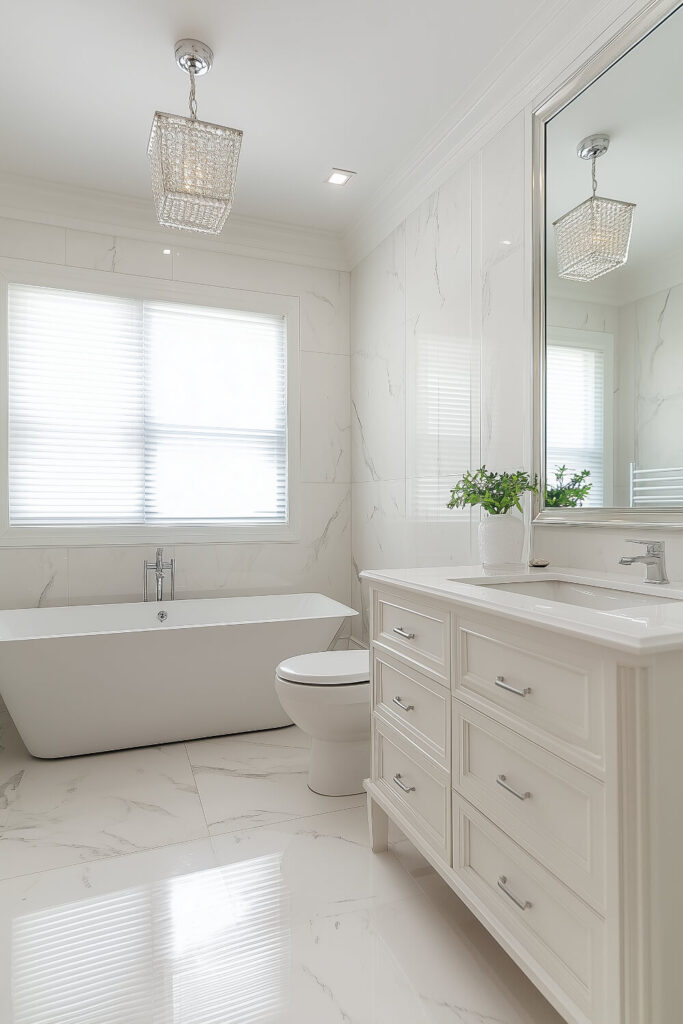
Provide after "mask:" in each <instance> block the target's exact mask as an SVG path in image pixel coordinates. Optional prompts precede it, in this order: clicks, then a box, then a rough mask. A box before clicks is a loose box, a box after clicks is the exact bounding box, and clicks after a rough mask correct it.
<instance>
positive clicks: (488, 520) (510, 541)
mask: <svg viewBox="0 0 683 1024" xmlns="http://www.w3.org/2000/svg"><path fill="white" fill-rule="evenodd" d="M523 547H524V521H523V520H522V519H520V518H519V517H518V516H513V515H512V513H510V512H506V513H504V514H503V515H499V516H491V515H488V513H486V512H485V513H484V517H483V519H482V521H481V522H480V524H479V556H480V558H481V562H482V565H483V566H484V567H485V568H487V569H492V568H500V567H501V566H506V565H509V566H516V567H519V566H520V565H521V564H522V548H523Z"/></svg>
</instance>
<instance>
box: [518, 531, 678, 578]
mask: <svg viewBox="0 0 683 1024" xmlns="http://www.w3.org/2000/svg"><path fill="white" fill-rule="evenodd" d="M533 533H534V538H533V540H534V554H535V555H536V557H540V558H549V559H550V562H551V564H552V565H556V566H562V565H566V566H569V567H570V568H576V569H595V570H596V571H597V572H609V573H618V574H620V575H622V576H624V577H625V578H628V579H631V580H632V581H633V582H634V583H637V582H642V580H643V579H644V578H645V567H644V566H643V565H638V564H636V565H619V559H620V558H621V556H622V555H632V554H633V553H634V549H633V546H632V545H631V544H627V543H626V541H627V540H629V539H632V538H633V537H634V536H637V537H640V536H644V537H649V536H652V538H653V539H655V540H663V541H664V542H665V545H666V565H667V571H668V574H669V579H671V580H674V581H681V580H683V537H681V536H680V534H679V532H678V531H676V530H656V531H654V532H653V531H651V530H644V529H642V528H641V527H638V532H637V533H636V532H635V531H634V529H633V528H631V529H609V528H605V527H595V528H593V529H591V528H590V527H586V526H582V527H580V528H577V527H560V526H536V527H534V531H533Z"/></svg>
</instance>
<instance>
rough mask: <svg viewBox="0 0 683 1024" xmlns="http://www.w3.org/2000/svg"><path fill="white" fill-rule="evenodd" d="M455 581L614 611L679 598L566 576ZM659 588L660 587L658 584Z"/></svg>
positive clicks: (509, 592)
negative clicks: (570, 578) (568, 580)
mask: <svg viewBox="0 0 683 1024" xmlns="http://www.w3.org/2000/svg"><path fill="white" fill-rule="evenodd" d="M452 582H453V583H467V584H469V585H470V586H475V587H488V588H490V589H491V590H500V591H501V592H502V593H505V594H523V595H524V596H525V597H536V598H538V599H539V600H541V601H559V602H561V603H562V604H573V605H577V606H578V607H579V608H594V609H596V610H597V611H613V610H616V609H619V608H639V607H645V606H650V605H656V604H664V603H665V602H667V601H671V600H675V598H673V597H669V596H668V595H666V594H658V593H653V594H639V593H635V592H634V591H632V590H617V589H612V588H610V587H595V586H592V585H591V584H588V583H569V582H567V581H566V580H516V581H514V582H511V583H494V582H489V581H488V580H471V579H470V580H452ZM655 589H656V588H655Z"/></svg>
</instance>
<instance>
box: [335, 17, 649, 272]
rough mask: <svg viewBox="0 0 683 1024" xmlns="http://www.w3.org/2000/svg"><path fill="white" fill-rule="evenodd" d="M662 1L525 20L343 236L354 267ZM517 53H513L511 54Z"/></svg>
mask: <svg viewBox="0 0 683 1024" xmlns="http://www.w3.org/2000/svg"><path fill="white" fill-rule="evenodd" d="M658 2H659V0H599V2H597V3H596V2H595V0H581V7H582V14H579V12H578V11H577V8H578V7H579V4H578V3H577V0H554V2H551V3H549V4H547V6H546V7H545V8H544V10H543V12H542V13H541V14H536V15H535V16H534V17H533V18H530V19H528V20H527V22H526V23H525V24H524V25H522V27H521V28H520V29H519V30H518V32H517V33H516V34H515V35H514V36H512V37H511V39H510V40H509V42H508V43H507V44H506V47H505V50H504V51H503V52H502V53H500V54H498V56H497V57H496V58H495V59H494V60H493V61H492V62H490V63H489V64H488V65H487V66H486V68H484V70H483V71H482V73H481V74H480V75H479V76H478V78H477V79H475V80H474V81H473V83H472V84H471V86H470V88H469V89H468V90H467V91H466V92H465V93H463V95H462V96H461V97H460V99H459V100H458V102H457V103H456V104H455V105H454V106H453V107H452V108H451V110H450V111H449V112H448V114H446V115H445V116H444V117H443V118H442V119H441V120H440V121H439V122H438V123H437V124H436V125H435V126H434V127H433V128H432V129H431V130H430V131H429V132H428V133H427V134H426V135H425V136H424V137H423V139H422V141H421V142H420V144H419V145H418V146H417V147H416V148H415V149H414V150H413V152H412V153H411V155H410V157H409V159H408V160H406V162H405V163H404V164H403V165H402V166H401V167H400V168H398V169H397V170H396V171H395V172H394V173H393V174H392V175H391V176H390V177H389V178H387V179H386V181H385V182H384V183H383V184H382V186H381V187H380V188H379V189H378V190H377V191H376V192H375V195H374V196H373V197H372V199H371V200H370V202H369V203H367V204H366V205H365V207H364V208H363V209H362V210H361V213H360V215H359V217H358V218H357V219H356V222H355V223H354V224H353V225H352V227H351V228H350V229H349V230H348V231H347V232H346V233H345V234H344V236H343V244H344V249H345V251H346V254H347V258H348V263H349V265H350V266H352V267H353V266H355V265H356V264H357V263H359V262H360V261H361V260H362V259H364V257H365V256H367V255H368V253H370V252H371V251H372V250H373V249H374V248H375V247H376V246H377V245H379V243H380V242H381V241H383V239H384V238H386V237H387V235H389V234H390V233H391V232H392V231H393V230H394V229H395V228H396V227H397V226H398V225H399V224H400V223H401V222H402V221H403V220H405V218H406V217H407V216H408V215H409V214H410V213H412V212H413V211H414V210H415V209H416V208H417V207H418V206H419V205H420V204H421V203H422V202H423V201H424V200H425V199H427V198H428V197H429V196H430V195H432V193H433V192H435V191H436V190H437V189H438V188H440V187H441V186H442V185H443V184H444V182H445V181H446V180H447V179H448V178H449V177H450V176H451V175H452V174H453V173H454V172H455V171H456V170H457V169H458V167H460V166H461V165H462V164H463V163H465V162H466V161H467V160H469V159H470V158H471V157H472V156H473V155H474V154H475V153H476V152H477V151H478V150H479V149H481V147H482V146H483V145H485V144H486V142H487V141H489V139H491V138H492V137H493V136H494V135H495V134H496V133H497V132H498V131H500V129H501V128H503V127H504V126H505V125H506V124H508V123H509V121H511V120H512V119H513V117H515V115H517V114H519V113H520V111H523V110H525V109H527V108H528V109H529V112H530V111H531V109H532V108H533V107H535V106H536V105H538V104H539V103H540V102H541V101H542V99H545V98H546V97H547V96H548V95H550V94H551V93H552V92H554V91H555V89H556V88H558V86H559V85H560V83H561V82H562V81H564V80H566V79H567V78H568V77H569V76H571V75H573V74H574V73H575V72H576V71H577V70H578V68H579V67H580V66H582V65H583V64H585V63H586V62H587V60H589V59H590V58H591V57H592V56H595V55H596V54H597V53H599V52H600V50H602V49H603V48H604V47H605V46H606V45H607V43H608V42H609V40H610V39H612V38H613V36H614V35H615V34H616V33H617V32H619V31H621V30H622V29H623V28H625V27H626V25H628V24H629V23H631V22H632V21H634V20H635V19H636V18H637V17H639V16H640V15H642V14H643V13H644V11H646V10H649V9H651V8H652V7H654V6H656V5H657V3H658ZM509 54H512V56H511V57H510V56H508V55H509Z"/></svg>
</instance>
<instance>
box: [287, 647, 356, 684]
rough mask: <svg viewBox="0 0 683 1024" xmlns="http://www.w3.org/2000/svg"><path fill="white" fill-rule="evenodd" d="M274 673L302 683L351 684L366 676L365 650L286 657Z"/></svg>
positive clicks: (290, 681)
mask: <svg viewBox="0 0 683 1024" xmlns="http://www.w3.org/2000/svg"><path fill="white" fill-rule="evenodd" d="M277 675H278V678H279V679H282V680H284V681H286V682H288V683H298V684H300V685H302V686H352V685H354V684H358V683H367V682H368V681H369V679H370V652H369V651H321V652H320V653H317V654H299V655H297V656H296V657H294V658H287V659H286V660H285V661H283V662H281V663H280V665H278V668H277Z"/></svg>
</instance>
